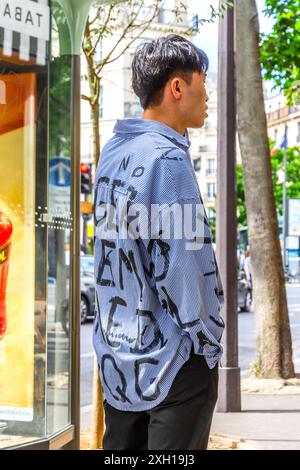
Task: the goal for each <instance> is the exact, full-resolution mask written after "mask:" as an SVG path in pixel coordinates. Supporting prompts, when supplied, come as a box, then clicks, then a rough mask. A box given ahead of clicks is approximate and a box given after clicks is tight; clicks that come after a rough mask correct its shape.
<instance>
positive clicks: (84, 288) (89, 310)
mask: <svg viewBox="0 0 300 470" xmlns="http://www.w3.org/2000/svg"><path fill="white" fill-rule="evenodd" d="M94 315H95V279H94V257H93V256H89V255H81V256H80V320H81V323H85V322H86V321H87V320H88V319H93V318H94Z"/></svg>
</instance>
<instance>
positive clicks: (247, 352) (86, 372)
mask: <svg viewBox="0 0 300 470" xmlns="http://www.w3.org/2000/svg"><path fill="white" fill-rule="evenodd" d="M287 295H288V304H289V316H290V325H291V331H292V340H293V351H294V365H295V370H296V372H300V285H299V284H288V285H287ZM238 320H239V363H240V368H241V375H242V376H245V374H247V371H248V369H249V366H250V364H251V362H253V361H254V360H255V313H254V312H250V313H245V312H241V313H239V314H238ZM92 329H93V324H92V322H91V321H90V322H88V323H86V324H84V325H82V327H81V373H80V377H81V416H82V426H81V427H82V428H84V427H85V428H86V427H88V426H89V425H90V421H89V420H90V412H91V404H92V383H93V357H94V355H93V345H92Z"/></svg>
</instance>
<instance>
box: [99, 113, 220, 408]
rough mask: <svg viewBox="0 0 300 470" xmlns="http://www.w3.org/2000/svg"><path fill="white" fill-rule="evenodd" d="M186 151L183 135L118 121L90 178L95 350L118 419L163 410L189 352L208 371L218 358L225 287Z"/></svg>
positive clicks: (154, 125) (143, 122)
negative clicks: (119, 414) (92, 183)
mask: <svg viewBox="0 0 300 470" xmlns="http://www.w3.org/2000/svg"><path fill="white" fill-rule="evenodd" d="M189 146H190V142H189V139H188V133H187V131H186V132H185V134H184V135H181V134H179V133H178V132H176V131H175V130H173V129H171V128H169V127H168V126H166V125H164V124H162V123H161V122H158V121H152V120H148V119H125V120H119V121H117V123H116V125H115V128H114V136H113V137H112V138H111V139H110V140H109V141H108V142H107V144H106V145H105V146H104V148H103V150H102V153H101V157H100V161H99V165H98V168H97V171H96V176H95V194H94V202H95V204H94V207H95V212H94V219H95V282H96V316H95V321H94V332H93V343H94V348H95V351H96V354H97V357H98V364H99V373H100V378H101V383H102V387H103V393H104V397H105V399H106V400H107V402H108V403H109V404H110V405H111V406H113V407H115V408H117V409H119V410H125V411H144V410H148V409H151V408H153V407H155V406H157V405H158V404H159V403H160V402H162V401H163V400H164V399H165V398H166V396H167V394H168V392H169V390H170V387H171V385H172V383H173V381H174V379H175V377H176V375H177V373H178V371H179V370H180V368H181V367H182V366H183V364H184V363H185V362H186V361H187V360H188V359H189V357H190V354H191V351H192V350H193V351H194V352H195V353H196V354H199V355H204V357H205V359H206V362H207V365H208V367H209V368H213V367H214V366H215V365H216V364H217V362H218V361H219V360H220V358H221V355H222V352H223V347H222V344H221V337H222V333H223V330H224V321H223V318H222V316H221V315H220V310H221V308H222V305H223V302H224V298H223V288H222V282H221V279H220V275H219V271H218V266H217V262H216V258H215V254H214V250H213V247H212V235H211V230H210V227H209V224H208V220H207V216H206V212H205V209H204V206H203V201H202V198H201V194H200V190H199V186H198V183H197V180H196V177H195V172H194V169H193V165H192V162H191V157H190V154H189V150H188V149H189ZM124 214H125V217H124ZM182 227H183V228H182ZM125 228H126V230H127V232H126V230H125ZM168 228H169V230H168ZM180 228H182V230H181V232H180V230H179V229H180ZM128 232H129V234H130V236H128ZM186 232H188V234H187V235H186ZM126 233H127V236H126Z"/></svg>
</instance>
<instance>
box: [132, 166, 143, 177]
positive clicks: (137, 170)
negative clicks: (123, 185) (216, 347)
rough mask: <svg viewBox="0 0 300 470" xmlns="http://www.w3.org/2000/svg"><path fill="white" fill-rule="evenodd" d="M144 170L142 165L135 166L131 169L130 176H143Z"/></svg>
mask: <svg viewBox="0 0 300 470" xmlns="http://www.w3.org/2000/svg"><path fill="white" fill-rule="evenodd" d="M144 171H145V168H144V167H143V166H137V167H136V168H135V169H134V170H133V172H132V175H131V176H135V177H136V178H139V177H140V176H143V174H144Z"/></svg>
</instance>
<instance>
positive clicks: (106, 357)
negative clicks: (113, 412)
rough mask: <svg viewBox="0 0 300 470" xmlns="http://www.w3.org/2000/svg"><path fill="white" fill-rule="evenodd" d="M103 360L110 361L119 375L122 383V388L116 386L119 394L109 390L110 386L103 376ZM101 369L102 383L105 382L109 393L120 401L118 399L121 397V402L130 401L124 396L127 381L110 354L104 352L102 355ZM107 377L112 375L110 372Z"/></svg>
mask: <svg viewBox="0 0 300 470" xmlns="http://www.w3.org/2000/svg"><path fill="white" fill-rule="evenodd" d="M105 361H110V362H111V363H112V365H113V367H114V369H115V371H116V373H117V374H118V375H119V378H120V380H121V383H122V388H120V386H119V385H118V386H117V387H116V392H118V394H119V396H116V395H114V394H113V392H112V391H111V388H110V386H109V385H108V383H107V380H106V376H105V367H104V366H105ZM101 369H102V374H103V380H104V383H105V384H106V386H107V388H108V390H109V391H110V393H111V394H112V396H113V397H114V399H115V400H117V401H120V399H121V402H123V403H124V402H125V401H127V402H128V403H132V402H131V401H130V400H129V398H128V397H127V396H126V389H127V382H126V379H125V376H124V374H123V372H122V371H121V370H120V369H119V368H118V367H117V364H116V361H115V360H114V358H113V357H112V356H111V355H110V354H104V356H103V357H102V361H101ZM108 377H109V378H111V377H112V374H111V372H110V373H109V374H108Z"/></svg>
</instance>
